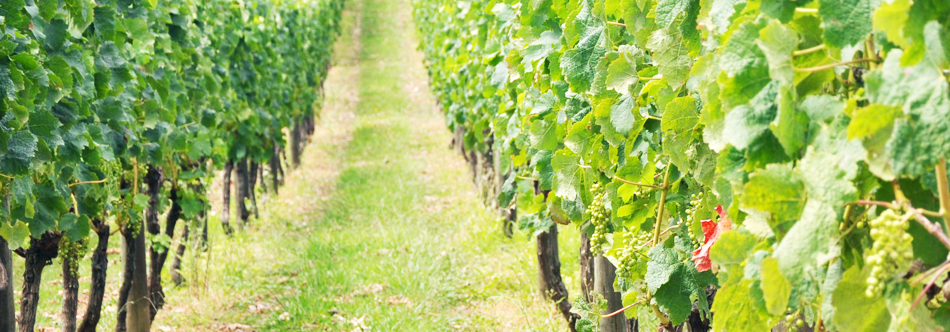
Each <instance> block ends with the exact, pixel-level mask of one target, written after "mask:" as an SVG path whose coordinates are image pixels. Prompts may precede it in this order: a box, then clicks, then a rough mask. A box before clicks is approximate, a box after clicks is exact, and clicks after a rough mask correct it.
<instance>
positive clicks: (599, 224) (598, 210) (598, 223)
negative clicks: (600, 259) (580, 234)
mask: <svg viewBox="0 0 950 332" xmlns="http://www.w3.org/2000/svg"><path fill="white" fill-rule="evenodd" d="M599 189H600V185H599V184H594V186H592V187H591V193H593V194H594V200H593V201H592V202H591V204H590V205H589V206H588V207H587V213H588V214H590V223H591V224H592V225H594V234H593V235H591V237H590V248H591V252H592V253H593V254H594V255H595V256H596V255H600V254H603V248H604V247H605V246H607V245H608V243H607V236H606V233H607V222H609V221H610V211H609V210H607V208H606V204H604V200H606V199H607V198H606V194H605V192H604V191H601V190H599Z"/></svg>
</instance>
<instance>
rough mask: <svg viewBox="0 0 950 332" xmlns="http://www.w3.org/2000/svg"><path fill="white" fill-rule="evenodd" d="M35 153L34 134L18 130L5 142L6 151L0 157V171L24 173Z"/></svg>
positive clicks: (12, 173) (13, 173)
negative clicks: (0, 157)
mask: <svg viewBox="0 0 950 332" xmlns="http://www.w3.org/2000/svg"><path fill="white" fill-rule="evenodd" d="M35 153H36V136H33V134H32V133H30V132H28V131H18V132H16V133H14V134H13V135H11V136H10V140H9V141H8V142H7V153H6V154H4V155H3V157H2V159H0V171H3V172H4V173H6V174H10V175H15V174H26V173H27V172H28V171H29V169H30V165H31V160H32V159H33V156H34V155H35Z"/></svg>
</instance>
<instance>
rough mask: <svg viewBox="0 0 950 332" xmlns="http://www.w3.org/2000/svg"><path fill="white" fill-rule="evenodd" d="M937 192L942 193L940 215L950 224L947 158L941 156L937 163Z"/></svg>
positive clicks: (949, 187) (949, 188) (949, 189)
mask: <svg viewBox="0 0 950 332" xmlns="http://www.w3.org/2000/svg"><path fill="white" fill-rule="evenodd" d="M936 168H937V171H936V172H937V192H938V194H939V195H940V216H941V217H943V222H944V224H946V225H950V185H948V184H947V159H946V158H940V163H938V164H937V167H936Z"/></svg>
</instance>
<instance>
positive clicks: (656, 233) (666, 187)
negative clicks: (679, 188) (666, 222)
mask: <svg viewBox="0 0 950 332" xmlns="http://www.w3.org/2000/svg"><path fill="white" fill-rule="evenodd" d="M670 166H672V165H667V166H666V175H664V176H663V186H662V187H660V190H662V191H661V192H660V207H658V208H657V213H656V225H654V226H653V245H656V244H657V243H659V240H660V225H662V224H663V212H665V211H664V210H665V209H666V194H667V193H668V192H669V191H670V170H672V169H673V168H672V167H670Z"/></svg>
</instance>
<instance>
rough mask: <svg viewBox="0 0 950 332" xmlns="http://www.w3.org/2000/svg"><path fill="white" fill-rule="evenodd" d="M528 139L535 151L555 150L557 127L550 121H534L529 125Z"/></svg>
mask: <svg viewBox="0 0 950 332" xmlns="http://www.w3.org/2000/svg"><path fill="white" fill-rule="evenodd" d="M529 138H530V141H531V145H532V147H534V148H535V149H538V150H554V149H557V145H558V143H557V126H556V125H555V124H554V123H553V122H551V121H547V120H535V121H534V122H532V123H531V129H530V134H529Z"/></svg>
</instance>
